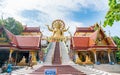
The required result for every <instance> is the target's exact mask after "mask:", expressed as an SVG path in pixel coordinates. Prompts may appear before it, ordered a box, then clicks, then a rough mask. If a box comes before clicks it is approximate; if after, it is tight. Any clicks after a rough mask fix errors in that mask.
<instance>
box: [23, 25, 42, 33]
mask: <svg viewBox="0 0 120 75" xmlns="http://www.w3.org/2000/svg"><path fill="white" fill-rule="evenodd" d="M23 32H40V27H27V26H25V29H24V30H23Z"/></svg>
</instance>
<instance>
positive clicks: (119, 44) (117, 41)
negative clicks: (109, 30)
mask: <svg viewBox="0 0 120 75" xmlns="http://www.w3.org/2000/svg"><path fill="white" fill-rule="evenodd" d="M112 38H113V40H114V42H115V44H116V45H117V47H118V48H120V38H119V37H118V36H114V37H112Z"/></svg>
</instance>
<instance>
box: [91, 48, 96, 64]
mask: <svg viewBox="0 0 120 75" xmlns="http://www.w3.org/2000/svg"><path fill="white" fill-rule="evenodd" d="M92 51H93V53H94V58H95V63H97V56H96V49H93V50H92Z"/></svg>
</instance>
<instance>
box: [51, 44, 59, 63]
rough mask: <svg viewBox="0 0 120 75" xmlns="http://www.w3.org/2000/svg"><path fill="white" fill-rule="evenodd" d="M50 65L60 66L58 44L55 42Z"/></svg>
mask: <svg viewBox="0 0 120 75" xmlns="http://www.w3.org/2000/svg"><path fill="white" fill-rule="evenodd" d="M52 64H54V65H57V64H61V57H60V46H59V42H56V45H55V51H54V57H53V61H52Z"/></svg>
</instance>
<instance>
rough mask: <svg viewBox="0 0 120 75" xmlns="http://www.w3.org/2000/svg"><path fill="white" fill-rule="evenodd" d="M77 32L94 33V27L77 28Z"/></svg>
mask: <svg viewBox="0 0 120 75" xmlns="http://www.w3.org/2000/svg"><path fill="white" fill-rule="evenodd" d="M76 32H94V29H93V27H77V28H76Z"/></svg>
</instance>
